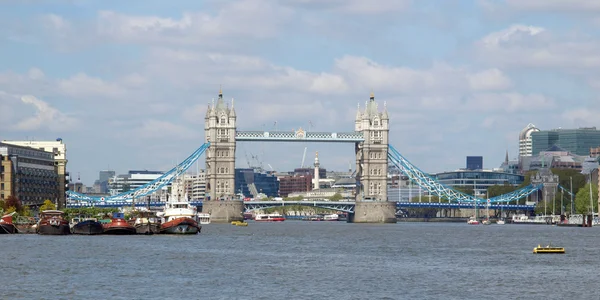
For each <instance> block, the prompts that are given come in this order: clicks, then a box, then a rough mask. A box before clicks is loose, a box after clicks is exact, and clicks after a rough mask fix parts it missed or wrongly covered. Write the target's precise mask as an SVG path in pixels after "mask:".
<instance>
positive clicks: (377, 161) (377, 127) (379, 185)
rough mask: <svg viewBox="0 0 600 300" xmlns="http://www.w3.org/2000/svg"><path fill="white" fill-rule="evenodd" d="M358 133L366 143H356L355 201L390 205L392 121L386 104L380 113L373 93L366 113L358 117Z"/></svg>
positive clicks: (360, 112)
mask: <svg viewBox="0 0 600 300" xmlns="http://www.w3.org/2000/svg"><path fill="white" fill-rule="evenodd" d="M354 124H355V125H354V126H355V128H354V130H355V131H359V132H362V133H363V137H364V139H365V140H364V142H360V143H356V146H355V152H356V171H357V172H356V177H357V178H356V179H357V181H358V182H360V185H357V188H356V189H357V190H356V200H357V201H360V200H363V199H368V200H376V201H387V172H388V157H387V156H388V142H389V139H388V136H389V131H390V130H389V117H388V112H387V107H386V104H385V103H384V108H383V111H382V112H379V110H378V106H377V103H376V102H375V96H374V94H373V93H372V92H371V96H370V98H369V101H368V102H367V103H365V109H364V111H361V110H360V105H359V109H358V111H357V113H356V120H355V123H354Z"/></svg>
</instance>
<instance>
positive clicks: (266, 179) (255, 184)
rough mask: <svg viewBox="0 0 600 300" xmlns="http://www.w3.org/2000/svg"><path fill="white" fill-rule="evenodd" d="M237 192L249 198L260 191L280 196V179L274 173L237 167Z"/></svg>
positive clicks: (269, 195) (271, 195)
mask: <svg viewBox="0 0 600 300" xmlns="http://www.w3.org/2000/svg"><path fill="white" fill-rule="evenodd" d="M235 193H236V194H239V193H241V194H243V195H244V197H249V198H252V197H256V196H257V195H258V194H259V193H263V194H265V195H267V196H268V197H278V196H279V181H278V180H277V177H276V176H275V175H273V174H269V173H265V172H257V171H255V170H254V169H252V168H246V169H235Z"/></svg>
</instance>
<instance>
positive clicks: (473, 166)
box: [467, 156, 483, 171]
mask: <svg viewBox="0 0 600 300" xmlns="http://www.w3.org/2000/svg"><path fill="white" fill-rule="evenodd" d="M482 169H483V156H467V170H472V171H475V170H482Z"/></svg>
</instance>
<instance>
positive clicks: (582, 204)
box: [575, 183, 598, 214]
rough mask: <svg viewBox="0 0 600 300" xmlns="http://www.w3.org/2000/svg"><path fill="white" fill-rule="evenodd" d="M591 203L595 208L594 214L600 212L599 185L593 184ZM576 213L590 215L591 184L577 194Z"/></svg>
mask: <svg viewBox="0 0 600 300" xmlns="http://www.w3.org/2000/svg"><path fill="white" fill-rule="evenodd" d="M591 202H592V204H593V206H594V212H598V185H596V184H592V198H591ZM575 212H577V213H578V214H588V213H590V212H591V211H590V184H589V183H588V184H586V185H585V186H583V187H582V188H581V189H579V191H578V192H577V196H576V198H575Z"/></svg>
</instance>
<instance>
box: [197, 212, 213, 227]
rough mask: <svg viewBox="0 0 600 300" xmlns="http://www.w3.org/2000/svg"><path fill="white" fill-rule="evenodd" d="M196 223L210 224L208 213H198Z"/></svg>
mask: <svg viewBox="0 0 600 300" xmlns="http://www.w3.org/2000/svg"><path fill="white" fill-rule="evenodd" d="M198 223H200V225H206V224H210V214H209V213H198Z"/></svg>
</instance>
